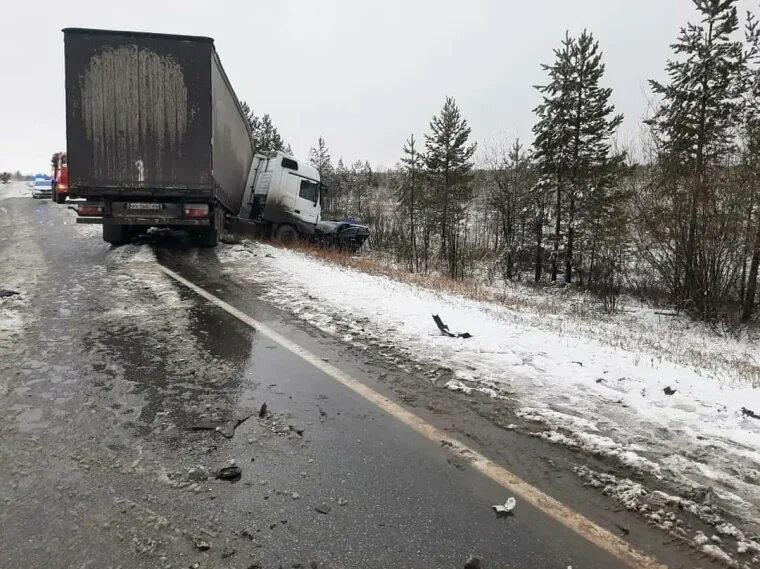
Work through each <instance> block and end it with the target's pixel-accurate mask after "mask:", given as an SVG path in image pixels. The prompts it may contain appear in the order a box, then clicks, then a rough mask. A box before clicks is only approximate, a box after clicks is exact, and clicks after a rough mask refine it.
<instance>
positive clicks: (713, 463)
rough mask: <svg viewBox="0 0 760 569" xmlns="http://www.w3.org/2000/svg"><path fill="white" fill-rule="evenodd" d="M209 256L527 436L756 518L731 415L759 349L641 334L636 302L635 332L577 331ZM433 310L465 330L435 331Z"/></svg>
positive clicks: (753, 437)
mask: <svg viewBox="0 0 760 569" xmlns="http://www.w3.org/2000/svg"><path fill="white" fill-rule="evenodd" d="M217 255H218V257H219V260H220V262H221V263H222V266H223V268H224V271H225V273H226V274H227V275H228V276H230V277H233V278H236V279H241V280H245V281H249V282H255V283H259V284H262V285H264V286H263V287H262V289H263V290H265V291H267V292H266V293H265V297H266V299H267V300H269V301H270V302H272V303H274V304H276V305H278V306H280V307H282V308H284V309H286V310H289V311H291V312H293V313H294V314H296V315H298V316H299V317H300V318H302V319H304V320H306V321H309V322H311V323H312V324H314V325H315V326H317V327H318V328H320V329H322V330H324V331H326V332H328V333H331V334H334V335H335V336H336V337H338V338H349V340H347V341H350V342H352V343H361V342H367V341H375V342H385V343H391V344H393V345H395V346H396V347H397V348H398V349H399V350H401V351H402V352H406V355H408V356H411V357H413V358H414V359H415V360H417V361H419V362H422V363H425V364H429V365H430V366H432V367H439V366H443V367H446V368H449V369H450V370H451V372H452V373H451V376H450V377H449V378H448V379H446V381H444V382H443V383H442V384H441V385H442V386H445V387H446V388H447V389H450V390H452V391H458V392H461V393H463V394H464V395H468V394H471V393H472V392H473V391H481V392H483V393H487V394H489V395H496V396H499V397H502V398H504V399H506V400H508V401H507V403H508V404H509V405H510V406H515V405H517V409H518V415H521V416H522V417H523V419H530V420H533V421H536V422H538V423H540V424H541V425H542V426H543V427H544V431H543V432H541V433H539V435H538V436H541V437H543V438H545V439H547V440H550V441H552V442H556V443H557V444H566V445H569V446H573V447H580V448H582V449H584V450H587V451H589V452H593V453H595V454H601V455H606V456H609V457H611V458H612V459H613V460H616V461H618V462H619V463H621V464H623V465H625V466H627V467H628V468H630V469H632V470H634V471H641V472H643V473H646V474H649V475H653V476H656V477H661V478H663V479H666V480H671V481H674V483H675V482H677V483H678V484H679V485H681V486H682V487H683V488H685V489H689V488H691V489H699V488H705V487H712V488H713V490H714V493H715V496H716V497H717V498H718V499H720V500H722V501H723V502H724V503H726V504H730V506H731V508H732V511H734V512H735V513H737V514H739V515H741V516H743V517H744V518H745V519H748V520H758V519H760V515H758V506H760V452H759V451H758V450H757V449H760V421H758V420H755V419H751V418H748V417H744V416H743V415H742V413H741V408H742V407H747V408H750V409H752V410H754V411H756V412H760V389H758V388H757V387H758V386H757V384H756V375H755V374H756V372H755V371H754V370H755V368H756V367H757V350H756V348H755V347H754V346H753V345H751V344H749V343H743V342H741V341H735V340H732V339H725V338H718V337H717V336H715V337H714V338H713V340H710V339H709V337H707V336H706V335H705V334H704V332H703V331H698V332H695V333H693V334H691V333H690V332H689V330H686V331H681V332H680V334H681V335H680V336H676V335H674V334H675V333H674V330H675V328H674V326H683V325H682V324H672V323H670V322H668V323H666V324H664V325H663V326H664V327H665V329H666V333H667V335H668V337H667V338H666V339H664V340H663V339H658V338H653V337H652V336H653V335H654V334H656V333H657V332H656V330H657V328H656V322H657V320H655V319H654V317H653V316H652V315H651V313H647V312H645V311H643V310H634V311H633V313H634V315H633V316H631V315H630V314H629V315H627V316H626V318H633V319H634V320H636V319H639V320H641V323H642V324H641V327H638V328H632V327H631V326H627V327H621V324H620V322H617V323H616V322H614V321H609V320H604V317H602V316H600V319H599V324H598V326H594V324H593V322H592V323H591V324H589V323H587V322H586V323H584V322H585V321H584V322H581V321H580V320H579V319H578V321H579V325H578V326H577V327H576V326H573V325H572V324H573V321H572V320H570V319H568V318H564V317H562V318H559V317H556V316H553V315H552V314H547V313H545V312H541V311H537V312H532V311H531V310H530V308H531V306H535V304H533V305H531V304H529V303H528V304H524V305H523V306H520V305H519V303H515V302H510V303H508V305H504V304H500V303H494V302H485V301H476V300H471V299H469V298H465V297H462V296H458V295H455V294H449V293H442V292H438V291H434V290H429V289H423V288H421V287H417V286H413V285H409V284H405V283H401V282H396V281H394V280H391V279H389V278H386V277H382V276H373V275H368V274H365V273H361V272H358V271H354V270H351V269H347V268H343V267H339V266H337V265H333V264H329V263H326V262H323V261H320V260H318V259H316V258H313V257H310V256H308V255H306V254H303V253H299V252H295V251H289V250H284V249H278V248H273V247H270V246H266V245H249V246H246V245H234V246H228V247H220V248H219V250H218V252H217ZM432 314H439V315H440V316H441V318H442V320H443V322H445V323H446V324H447V325H448V326H449V327H450V329H451V330H455V331H457V332H465V331H466V332H470V333H472V334H473V336H474V337H473V338H470V339H459V338H447V337H444V336H442V335H441V334H440V333H439V332H438V330H437V329H436V327H435V324H434V323H433V320H432V317H431V315H432ZM650 326H652V328H647V327H650ZM628 330H630V334H628V333H627V331H628ZM642 330H647V333H646V334H642ZM643 336H646V338H643V339H642V337H643ZM679 344H683V345H684V346H685V347H684V348H683V350H682V351H678V350H677V349H676V347H675V346H676V345H679ZM660 345H666V346H667V350H666V352H667V353H666V354H663V353H662V351H661V350H659V349H657V347H658V346H660ZM711 350H715V351H716V352H719V357H718V356H716V357H712V354H713V353H714V352H713V351H711ZM697 352H699V353H700V354H702V355H701V356H700V357H695V358H694V359H692V360H689V359H688V357H687V356H688V355H689V354H694V353H697ZM669 354H676V355H677V357H676V356H674V357H673V358H669V357H668V355H669ZM673 360H676V361H673ZM702 361H709V362H710V363H709V364H705V365H704V366H703V365H698V364H701V362H702ZM736 362H740V363H741V365H733V364H734V363H736ZM747 362H749V363H747ZM750 369H751V370H753V371H752V374H750V373H747V374H746V375H745V374H743V373H742V370H750ZM750 375H751V377H750ZM433 377H435V376H433ZM753 382H754V383H753ZM666 387H670V388H672V389H674V390H675V393H674V394H672V395H666V394H665V393H664V391H663V390H664V388H666Z"/></svg>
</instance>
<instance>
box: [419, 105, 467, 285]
mask: <svg viewBox="0 0 760 569" xmlns="http://www.w3.org/2000/svg"><path fill="white" fill-rule="evenodd" d="M470 133H471V129H470V127H469V126H468V125H467V121H466V120H465V119H464V118H462V116H461V113H460V112H459V107H457V104H456V101H455V100H454V98H453V97H446V101H445V103H444V105H443V109H441V112H440V113H439V114H438V115H436V116H434V117H433V118H432V120H431V121H430V133H429V134H426V135H425V149H426V154H425V166H426V169H427V174H428V177H429V179H430V182H431V185H432V189H433V191H434V200H433V202H434V204H435V208H436V209H437V215H438V228H439V235H440V239H441V243H440V256H441V259H442V260H443V259H446V261H447V265H448V272H449V274H450V275H451V276H454V277H457V276H461V275H459V267H458V240H457V231H458V224H459V222H460V220H461V217H462V214H463V211H464V206H465V205H466V204H467V203H468V202H469V200H470V197H471V195H472V188H471V187H470V184H469V181H470V172H471V170H472V166H473V164H472V162H471V161H470V160H471V159H472V156H473V154H475V149H476V148H477V144H476V143H473V144H467V141H468V139H469V137H470Z"/></svg>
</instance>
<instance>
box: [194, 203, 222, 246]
mask: <svg viewBox="0 0 760 569" xmlns="http://www.w3.org/2000/svg"><path fill="white" fill-rule="evenodd" d="M225 218H226V214H225V213H224V208H222V207H221V206H217V207H216V208H215V212H214V218H213V219H212V220H211V225H210V226H209V228H208V229H206V230H204V231H203V232H201V234H200V245H201V246H202V247H216V246H217V245H219V241H220V240H221V239H222V235H223V234H224V222H225Z"/></svg>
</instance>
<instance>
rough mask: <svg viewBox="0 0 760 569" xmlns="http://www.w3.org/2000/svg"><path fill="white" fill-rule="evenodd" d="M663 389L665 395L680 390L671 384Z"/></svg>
mask: <svg viewBox="0 0 760 569" xmlns="http://www.w3.org/2000/svg"><path fill="white" fill-rule="evenodd" d="M662 391H663V393H664V394H665V395H673V394H674V393H675V392H676V391H678V390H677V389H673V388H672V387H670V386H669V385H668V386H667V387H665V389H663V390H662Z"/></svg>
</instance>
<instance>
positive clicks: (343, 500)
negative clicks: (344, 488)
mask: <svg viewBox="0 0 760 569" xmlns="http://www.w3.org/2000/svg"><path fill="white" fill-rule="evenodd" d="M346 504H348V500H346V499H345V498H338V505H339V506H345V505H346Z"/></svg>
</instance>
